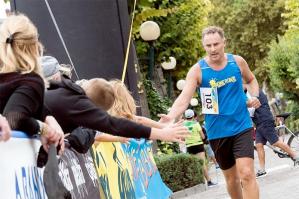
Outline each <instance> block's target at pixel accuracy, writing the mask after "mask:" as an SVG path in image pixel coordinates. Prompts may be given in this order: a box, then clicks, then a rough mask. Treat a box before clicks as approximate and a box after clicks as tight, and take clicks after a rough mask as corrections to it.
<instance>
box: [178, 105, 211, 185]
mask: <svg viewBox="0 0 299 199" xmlns="http://www.w3.org/2000/svg"><path fill="white" fill-rule="evenodd" d="M184 116H185V118H186V120H185V122H184V126H186V127H187V128H188V130H189V132H190V133H191V136H189V137H187V138H186V139H185V142H186V147H187V152H188V153H190V154H192V155H195V156H196V157H198V158H199V159H201V160H203V168H202V169H203V174H204V176H205V179H206V180H207V185H208V187H212V186H215V185H216V184H215V183H213V182H212V181H211V178H210V176H209V173H208V168H207V164H206V156H205V148H204V143H203V140H204V139H205V135H204V134H203V132H202V129H201V126H200V124H199V123H198V122H197V121H196V120H195V119H194V111H193V110H191V109H187V110H186V111H185V114H184Z"/></svg>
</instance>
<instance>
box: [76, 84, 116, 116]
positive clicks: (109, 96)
mask: <svg viewBox="0 0 299 199" xmlns="http://www.w3.org/2000/svg"><path fill="white" fill-rule="evenodd" d="M81 87H82V88H83V90H84V91H85V93H86V95H87V97H88V98H89V99H90V100H91V101H92V102H93V103H94V104H95V105H96V106H98V107H100V108H102V109H103V110H105V111H107V110H109V109H110V108H111V107H112V105H113V103H114V100H115V95H114V92H113V87H112V86H111V85H110V83H109V82H108V81H106V80H105V79H103V78H94V79H90V80H86V81H84V82H83V83H82V85H81Z"/></svg>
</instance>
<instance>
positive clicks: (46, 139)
mask: <svg viewBox="0 0 299 199" xmlns="http://www.w3.org/2000/svg"><path fill="white" fill-rule="evenodd" d="M43 125H44V128H45V129H44V130H45V133H44V134H42V136H41V141H42V145H43V147H44V149H45V150H46V151H48V149H49V146H50V144H53V143H54V144H55V146H58V145H59V146H60V150H59V154H60V155H61V154H62V152H63V151H64V147H65V146H64V133H63V130H62V129H61V127H60V125H59V124H58V122H57V121H56V119H55V118H54V117H52V116H47V117H46V119H45V123H44V124H43Z"/></svg>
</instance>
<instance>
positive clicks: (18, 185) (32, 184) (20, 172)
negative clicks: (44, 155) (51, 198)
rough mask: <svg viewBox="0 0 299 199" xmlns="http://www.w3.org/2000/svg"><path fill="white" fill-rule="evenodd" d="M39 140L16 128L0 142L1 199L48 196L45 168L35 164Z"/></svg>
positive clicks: (43, 197) (42, 197) (36, 198)
mask: <svg viewBox="0 0 299 199" xmlns="http://www.w3.org/2000/svg"><path fill="white" fill-rule="evenodd" d="M40 146H41V144H40V141H39V140H38V139H32V138H28V137H27V136H26V134H24V133H22V132H17V131H13V134H12V137H11V138H10V139H9V141H7V142H0V162H1V163H0V179H1V180H0V198H8V199H14V198H16V199H46V198H47V196H46V192H45V189H44V183H43V177H42V176H43V169H40V168H37V167H36V158H37V155H38V150H39V147H40Z"/></svg>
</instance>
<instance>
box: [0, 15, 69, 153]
mask: <svg viewBox="0 0 299 199" xmlns="http://www.w3.org/2000/svg"><path fill="white" fill-rule="evenodd" d="M41 54H42V45H41V43H40V42H39V41H38V32H37V29H36V27H35V26H34V25H33V23H32V22H31V21H30V19H29V18H28V17H26V16H25V15H22V14H19V15H11V16H9V17H8V18H6V19H5V20H4V21H3V23H2V25H1V26H0V60H1V66H0V113H2V114H3V116H5V117H6V119H7V120H8V123H9V125H10V127H11V129H13V130H19V131H23V132H25V133H26V134H28V135H29V136H32V135H35V134H40V136H41V143H42V145H43V147H44V149H45V150H46V151H47V150H48V148H49V145H50V144H52V143H53V144H55V145H56V146H57V145H58V144H59V145H60V149H61V150H60V153H61V152H62V151H63V149H64V141H63V140H64V134H63V131H62V129H61V128H60V126H59V124H58V123H57V122H56V120H55V119H54V118H53V117H52V116H49V115H45V116H43V115H42V112H43V104H44V92H45V83H44V82H45V81H44V79H43V74H42V68H41V66H40V63H39V61H38V58H39V57H40V56H41Z"/></svg>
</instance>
